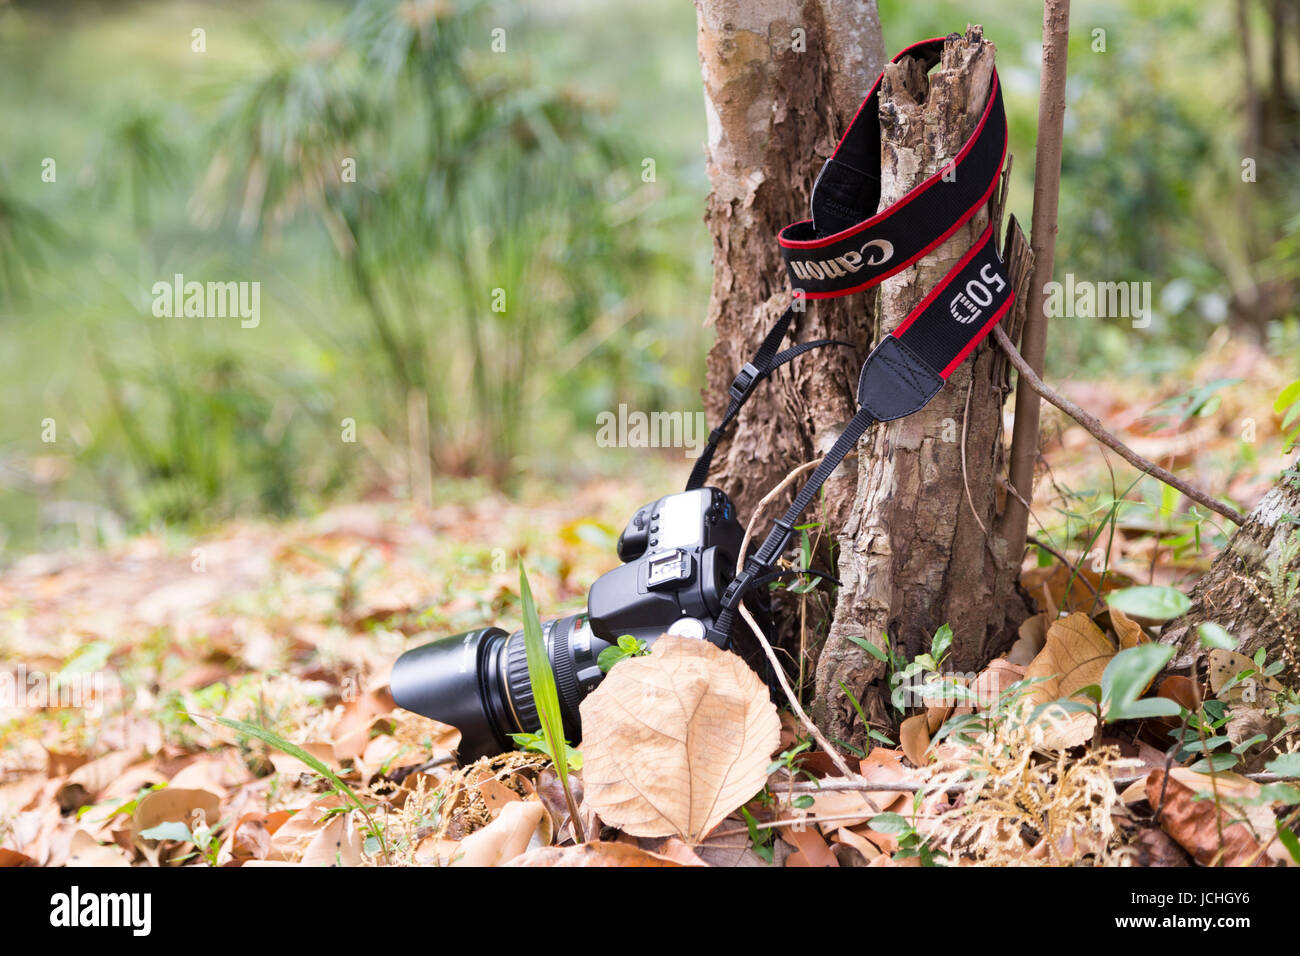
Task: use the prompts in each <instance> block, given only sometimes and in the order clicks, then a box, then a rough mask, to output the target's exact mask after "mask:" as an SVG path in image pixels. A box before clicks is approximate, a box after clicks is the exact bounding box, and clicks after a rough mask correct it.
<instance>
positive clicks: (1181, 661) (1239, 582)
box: [1160, 460, 1300, 688]
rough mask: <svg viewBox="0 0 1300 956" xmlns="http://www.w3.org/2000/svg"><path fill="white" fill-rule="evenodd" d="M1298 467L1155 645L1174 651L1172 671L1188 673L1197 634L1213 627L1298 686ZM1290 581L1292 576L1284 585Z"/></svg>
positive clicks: (1261, 507)
mask: <svg viewBox="0 0 1300 956" xmlns="http://www.w3.org/2000/svg"><path fill="white" fill-rule="evenodd" d="M1298 473H1300V460H1297V462H1296V463H1295V464H1293V465H1292V467H1291V469H1290V471H1289V472H1288V475H1289V476H1290V477H1285V476H1284V477H1283V479H1282V480H1281V481H1279V482H1278V484H1277V485H1275V486H1274V487H1273V489H1272V490H1271V491H1269V493H1268V494H1266V495H1265V496H1264V497H1263V498H1262V499H1261V500H1260V502H1259V504H1257V505H1256V506H1255V509H1254V510H1253V511H1252V512H1251V513H1250V515H1249V516H1248V517H1247V519H1246V523H1245V524H1244V525H1242V526H1241V527H1240V528H1238V529H1237V532H1236V533H1235V534H1234V535H1233V536H1232V540H1230V541H1229V542H1228V547H1227V548H1225V549H1224V550H1223V551H1222V552H1220V554H1219V556H1218V557H1217V558H1215V559H1214V564H1212V565H1211V566H1210V570H1209V571H1207V572H1206V573H1205V575H1204V576H1203V577H1201V579H1200V580H1199V581H1197V582H1196V586H1195V587H1193V588H1192V593H1191V598H1192V607H1191V610H1190V611H1188V612H1187V614H1186V615H1184V616H1183V617H1181V618H1179V619H1178V620H1176V621H1173V622H1171V623H1170V624H1169V625H1168V626H1167V627H1166V628H1165V629H1164V632H1163V633H1162V634H1161V637H1160V639H1161V640H1162V641H1165V642H1166V643H1171V644H1174V645H1176V646H1177V647H1178V653H1177V654H1175V656H1174V660H1173V661H1171V662H1170V669H1171V670H1184V669H1188V668H1190V667H1191V666H1192V664H1193V663H1194V662H1195V660H1196V657H1197V654H1198V653H1199V652H1200V643H1199V634H1198V627H1199V625H1200V624H1202V623H1205V622H1207V621H1208V622H1211V623H1214V624H1218V625H1219V626H1220V627H1222V628H1223V629H1224V630H1226V631H1227V632H1228V633H1229V634H1231V635H1232V636H1233V637H1234V638H1236V640H1237V650H1238V651H1240V652H1241V653H1242V654H1245V655H1246V656H1248V657H1250V656H1253V655H1254V653H1255V651H1257V650H1258V649H1259V648H1261V647H1262V648H1265V649H1266V650H1267V652H1268V657H1269V660H1270V661H1272V660H1278V659H1280V660H1282V661H1283V662H1284V663H1285V664H1286V667H1285V669H1284V670H1283V671H1282V672H1281V673H1280V674H1278V679H1279V680H1281V681H1282V683H1283V684H1285V685H1287V686H1288V687H1291V688H1297V687H1300V667H1298V666H1297V656H1298V655H1297V650H1296V644H1297V641H1298V640H1300V590H1298V589H1297V577H1298V576H1300V477H1296V475H1297V474H1298ZM1288 575H1289V576H1290V577H1289V578H1288Z"/></svg>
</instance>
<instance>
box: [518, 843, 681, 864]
mask: <svg viewBox="0 0 1300 956" xmlns="http://www.w3.org/2000/svg"><path fill="white" fill-rule="evenodd" d="M505 865H506V866H656V867H657V866H683V865H686V864H683V863H680V862H678V861H677V860H673V859H669V858H668V857H666V856H661V855H660V854H657V853H650V852H648V851H646V850H642V849H640V848H639V847H635V846H631V845H630V844H627V843H618V842H607V843H601V842H593V843H581V844H579V845H578V846H565V847H559V846H539V847H537V848H536V849H533V850H529V851H528V852H527V853H524V854H522V855H521V856H517V857H515V859H513V860H510V861H509V862H507V863H506V864H505ZM695 865H696V866H701V865H703V864H702V863H697V864H695Z"/></svg>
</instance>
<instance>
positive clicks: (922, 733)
mask: <svg viewBox="0 0 1300 956" xmlns="http://www.w3.org/2000/svg"><path fill="white" fill-rule="evenodd" d="M898 742H899V745H900V746H901V747H902V748H903V753H905V754H907V759H908V760H910V761H912V763H913V764H915V765H916V766H918V767H924V766H925V751H926V749H927V748H928V747H929V746H930V730H929V721H928V720H927V718H926V715H925V714H917V715H916V716H914V717H908V718H907V719H906V720H904V721H903V722H902V724H900V725H899V727H898Z"/></svg>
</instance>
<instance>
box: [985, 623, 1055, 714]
mask: <svg viewBox="0 0 1300 956" xmlns="http://www.w3.org/2000/svg"><path fill="white" fill-rule="evenodd" d="M1044 640H1046V638H1044ZM1024 676H1025V667H1024V665H1021V664H1016V663H1013V662H1012V661H1011V660H1010V659H1009V658H1002V657H999V658H997V659H996V660H992V661H989V665H988V667H986V668H984V670H982V671H980V673H979V676H978V677H976V678H975V683H974V684H973V685H972V687H971V690H972V692H973V693H974V694H975V699H976V700H978V701H979V706H980V708H981V709H982V710H983V709H988V708H990V707H992V706H994V705H995V704H997V702H998V701H999V699H1000V698H1001V697H1002V694H1003V693H1005V692H1006V690H1007V689H1008V688H1009V687H1011V685H1012V684H1014V683H1015V682H1016V681H1018V680H1022V679H1023V678H1024Z"/></svg>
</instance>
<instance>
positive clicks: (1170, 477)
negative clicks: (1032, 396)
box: [993, 326, 1246, 525]
mask: <svg viewBox="0 0 1300 956" xmlns="http://www.w3.org/2000/svg"><path fill="white" fill-rule="evenodd" d="M993 338H994V339H995V340H996V341H997V343H998V345H1000V346H1001V347H1002V351H1004V352H1006V353H1007V358H1009V359H1011V364H1012V365H1014V366H1015V367H1016V371H1018V372H1019V373H1020V382H1021V383H1023V384H1025V385H1028V386H1029V388H1030V389H1032V390H1033V391H1034V392H1035V393H1036V394H1038V395H1041V396H1042V397H1043V398H1045V399H1047V400H1048V401H1049V402H1051V403H1052V404H1053V405H1055V406H1056V407H1057V408H1059V409H1060V410H1061V411H1063V412H1065V414H1067V415H1069V416H1070V417H1071V418H1073V419H1074V420H1075V421H1076V422H1078V423H1079V424H1080V425H1082V426H1083V427H1084V428H1085V429H1086V430H1087V432H1088V433H1089V434H1090V435H1092V437H1093V438H1095V439H1097V441H1099V442H1101V443H1102V444H1103V445H1105V446H1106V447H1107V448H1110V449H1112V450H1113V451H1115V452H1116V453H1117V454H1119V456H1120V457H1121V458H1123V459H1124V460H1125V461H1127V462H1128V463H1129V464H1130V465H1132V466H1133V467H1134V468H1137V469H1138V470H1140V471H1144V472H1146V473H1147V474H1149V475H1150V476H1151V477H1152V478H1155V479H1158V480H1159V481H1163V482H1164V483H1165V484H1166V485H1168V486H1169V487H1170V488H1175V489H1177V490H1178V491H1181V492H1182V493H1183V494H1184V495H1186V496H1187V497H1188V498H1191V499H1192V500H1193V501H1195V502H1196V503H1197V504H1201V505H1204V506H1205V507H1207V508H1209V509H1210V510H1211V511H1213V512H1215V513H1216V514H1221V515H1223V517H1225V518H1227V519H1228V520H1229V521H1231V522H1232V523H1233V524H1237V525H1242V524H1245V523H1246V516H1245V515H1243V514H1242V513H1241V512H1240V511H1238V510H1237V509H1236V508H1234V507H1232V506H1231V505H1226V504H1224V503H1223V502H1222V501H1218V500H1216V499H1214V498H1211V497H1210V496H1209V495H1207V494H1206V493H1205V492H1203V491H1201V490H1200V489H1199V488H1193V487H1192V486H1191V485H1189V484H1188V483H1187V482H1185V481H1183V479H1181V478H1179V477H1178V476H1177V475H1175V474H1174V473H1173V472H1170V471H1166V470H1165V469H1164V468H1161V467H1160V466H1159V465H1157V464H1156V463H1155V462H1153V461H1149V460H1147V459H1146V458H1143V457H1142V456H1141V455H1139V454H1138V453H1137V452H1135V451H1134V450H1133V449H1132V448H1129V447H1128V445H1125V444H1124V443H1123V442H1122V441H1120V440H1119V439H1118V438H1116V437H1115V436H1114V435H1112V434H1111V433H1110V432H1108V431H1107V430H1106V428H1105V426H1103V425H1102V423H1101V422H1099V421H1098V420H1097V419H1095V418H1093V417H1092V416H1091V415H1089V414H1088V413H1087V412H1085V411H1084V410H1083V409H1082V408H1080V407H1079V406H1078V405H1076V404H1074V402H1072V401H1070V400H1069V399H1068V398H1066V397H1065V396H1064V395H1062V394H1060V393H1059V392H1056V391H1054V390H1053V389H1051V388H1049V387H1048V386H1047V385H1044V384H1043V380H1042V379H1041V378H1039V377H1038V374H1037V373H1036V372H1035V371H1034V370H1033V369H1032V368H1030V367H1029V362H1028V361H1026V360H1025V357H1024V356H1023V355H1021V354H1020V353H1019V352H1017V351H1016V347H1015V346H1014V345H1012V344H1011V340H1010V339H1009V338H1007V333H1005V332H1003V331H1002V329H1001V328H1000V327H999V326H994V327H993ZM1017 404H1018V403H1017Z"/></svg>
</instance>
